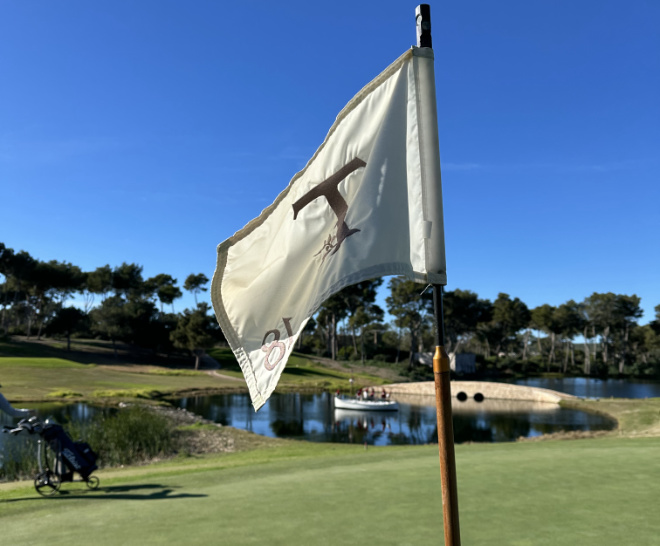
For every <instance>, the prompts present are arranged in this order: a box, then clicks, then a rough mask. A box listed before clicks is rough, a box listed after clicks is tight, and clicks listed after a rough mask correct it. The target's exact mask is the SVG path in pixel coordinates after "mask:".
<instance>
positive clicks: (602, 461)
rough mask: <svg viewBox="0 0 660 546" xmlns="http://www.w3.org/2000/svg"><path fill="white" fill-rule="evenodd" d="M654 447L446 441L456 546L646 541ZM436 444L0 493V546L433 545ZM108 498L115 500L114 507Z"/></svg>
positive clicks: (296, 453)
mask: <svg viewBox="0 0 660 546" xmlns="http://www.w3.org/2000/svg"><path fill="white" fill-rule="evenodd" d="M659 448H660V439H657V438H639V439H627V438H603V439H592V440H577V441H570V442H543V443H536V444H533V443H529V444H488V445H478V444H473V445H464V446H457V461H458V478H459V496H460V509H461V528H462V535H463V543H464V544H466V545H469V544H488V545H499V544H502V545H504V544H515V545H553V546H555V545H562V544H566V545H574V544H580V545H609V544H612V545H614V544H617V545H618V544H630V543H633V542H634V543H635V544H653V543H654V541H655V540H656V539H657V537H658V536H660V520H658V519H657V518H656V516H655V506H656V505H657V498H658V497H657V491H656V487H655V484H657V483H658V480H660V463H658V461H657V456H656V454H657V451H658V449H659ZM437 461H438V457H437V449H436V448H435V447H432V446H428V447H392V448H369V450H368V451H365V450H364V449H363V448H362V447H356V446H345V445H339V446H337V445H319V444H308V443H302V442H281V441H280V442H275V443H273V444H272V447H267V446H263V447H262V448H261V449H259V450H257V451H249V452H244V453H236V454H231V455H222V456H210V457H203V458H189V459H185V460H177V461H171V462H168V463H163V464H157V465H152V466H149V467H142V468H131V469H124V470H113V471H105V472H101V473H100V474H99V476H100V478H101V488H100V489H99V490H98V491H86V490H84V488H81V487H80V484H66V485H65V489H66V490H67V491H68V494H65V495H60V496H58V497H56V498H52V499H39V498H36V493H35V492H34V490H33V489H31V486H30V484H27V483H23V484H6V485H0V524H1V525H2V529H3V539H4V540H6V541H7V543H8V544H41V543H45V542H47V543H48V544H53V545H55V544H71V543H75V542H78V541H80V542H83V541H88V540H93V541H94V543H96V544H100V545H103V544H165V543H167V544H175V543H185V544H209V543H210V544H237V545H239V544H263V543H268V544H293V545H297V544H300V545H309V544H333V545H335V544H349V543H356V542H357V543H365V544H375V543H378V544H411V545H425V544H441V543H442V517H441V496H440V483H439V472H438V462H437ZM119 501H121V502H119Z"/></svg>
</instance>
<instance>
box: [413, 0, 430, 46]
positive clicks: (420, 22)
mask: <svg viewBox="0 0 660 546" xmlns="http://www.w3.org/2000/svg"><path fill="white" fill-rule="evenodd" d="M415 20H416V21H417V47H433V45H432V41H431V6H429V5H428V4H420V5H419V6H417V8H415Z"/></svg>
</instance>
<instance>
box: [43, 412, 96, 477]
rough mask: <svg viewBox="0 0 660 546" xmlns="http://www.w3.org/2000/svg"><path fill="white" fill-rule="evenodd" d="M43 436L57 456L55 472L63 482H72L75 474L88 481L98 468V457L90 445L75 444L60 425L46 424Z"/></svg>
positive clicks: (83, 443)
mask: <svg viewBox="0 0 660 546" xmlns="http://www.w3.org/2000/svg"><path fill="white" fill-rule="evenodd" d="M41 436H42V437H43V439H44V440H45V441H46V442H48V446H49V447H50V448H51V450H52V451H53V453H54V454H55V460H56V463H55V469H54V472H55V473H56V474H58V475H59V476H60V479H61V481H63V482H66V481H72V480H73V473H74V472H77V473H78V474H80V475H81V476H82V479H83V480H85V481H86V480H87V479H88V478H89V476H90V474H91V473H92V472H94V471H95V470H96V469H97V468H98V467H97V466H96V459H98V456H97V455H96V453H94V452H93V451H92V448H91V447H90V446H89V444H87V443H85V442H74V441H73V440H71V438H70V437H69V435H68V434H67V433H66V432H64V429H63V428H62V427H61V426H60V425H57V424H55V423H46V424H45V425H44V427H43V431H42V433H41ZM58 467H59V468H58Z"/></svg>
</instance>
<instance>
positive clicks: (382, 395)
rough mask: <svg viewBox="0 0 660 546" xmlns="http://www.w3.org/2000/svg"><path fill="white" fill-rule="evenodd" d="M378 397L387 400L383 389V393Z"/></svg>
mask: <svg viewBox="0 0 660 546" xmlns="http://www.w3.org/2000/svg"><path fill="white" fill-rule="evenodd" d="M380 397H381V399H382V400H385V399H386V398H387V393H386V392H385V389H383V392H382V393H381V394H380Z"/></svg>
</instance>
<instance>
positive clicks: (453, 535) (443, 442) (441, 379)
mask: <svg viewBox="0 0 660 546" xmlns="http://www.w3.org/2000/svg"><path fill="white" fill-rule="evenodd" d="M415 18H416V21H417V47H428V48H431V47H432V41H431V8H430V6H429V5H428V4H420V5H419V6H417V9H416V10H415ZM432 100H433V101H434V103H433V108H431V111H432V112H435V111H436V108H435V97H433V98H432ZM436 121H437V120H436ZM428 152H429V153H431V154H433V153H435V154H438V153H439V150H437V149H435V150H428ZM439 183H440V181H439V180H438V184H439ZM438 191H439V188H438ZM433 310H434V315H435V322H436V329H435V332H436V339H435V342H436V347H435V355H434V356H433V375H434V379H435V404H436V414H437V420H438V450H439V454H440V478H441V481H442V515H443V520H444V530H445V546H460V544H461V534H460V526H459V522H458V486H457V481H456V458H455V455H454V426H453V424H452V415H451V389H450V384H449V370H450V368H449V356H448V355H447V351H446V350H445V347H444V344H445V326H444V317H443V308H442V285H440V284H434V285H433Z"/></svg>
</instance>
